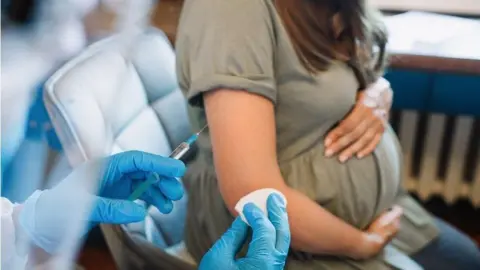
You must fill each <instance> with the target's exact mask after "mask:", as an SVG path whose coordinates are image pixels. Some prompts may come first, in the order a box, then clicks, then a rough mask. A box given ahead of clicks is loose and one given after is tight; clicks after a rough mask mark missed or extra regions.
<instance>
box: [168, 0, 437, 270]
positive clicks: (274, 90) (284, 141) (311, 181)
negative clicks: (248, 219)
mask: <svg viewBox="0 0 480 270" xmlns="http://www.w3.org/2000/svg"><path fill="white" fill-rule="evenodd" d="M176 49H177V76H178V79H179V83H180V87H181V89H182V91H183V92H184V94H185V95H186V97H187V98H188V100H189V103H190V104H191V106H190V116H191V120H192V124H193V126H194V128H196V129H199V128H201V127H202V126H203V125H204V124H205V123H206V120H205V112H204V110H203V107H202V106H203V104H202V93H204V92H207V91H210V90H214V89H218V88H227V89H234V90H238V91H248V92H251V93H255V94H257V95H260V96H262V97H264V98H266V99H268V100H270V101H271V102H272V103H273V104H274V106H275V121H276V136H277V153H278V163H279V166H280V169H281V172H282V175H283V178H284V180H285V181H286V183H287V184H288V185H289V186H290V187H292V188H294V189H296V190H298V191H301V192H302V193H304V194H306V195H307V196H308V197H309V198H310V199H312V200H314V201H315V202H317V203H318V204H320V205H321V206H322V207H324V208H325V209H327V210H328V211H330V212H331V213H333V214H335V215H336V216H338V217H339V218H341V219H342V220H344V221H345V222H348V223H349V224H351V225H353V226H355V227H357V228H359V229H361V230H363V229H365V228H367V227H368V225H369V224H370V223H371V222H372V221H373V220H374V219H375V218H376V217H377V216H378V215H379V214H380V213H382V212H383V211H385V210H386V209H388V208H389V207H391V206H392V205H393V204H399V205H401V206H402V207H403V208H404V212H405V214H404V218H403V219H402V222H401V226H402V229H401V231H400V233H399V234H398V236H397V237H396V239H395V240H394V241H393V244H394V245H395V246H396V247H397V248H398V249H400V250H402V251H404V252H405V253H407V254H411V253H413V252H416V251H418V250H419V249H421V248H422V247H424V246H425V245H426V244H428V243H429V242H430V241H431V240H432V239H434V238H435V237H436V236H437V235H438V231H437V229H436V227H435V226H434V224H433V220H432V218H431V217H430V215H429V214H428V213H427V212H426V211H425V210H423V209H422V207H421V206H419V205H418V204H417V203H416V202H415V201H414V200H413V199H412V198H411V197H410V196H409V195H408V194H407V193H406V192H405V191H404V189H403V188H402V181H401V179H402V175H401V174H402V164H401V161H402V158H401V149H400V146H399V143H398V141H397V138H396V136H395V134H394V133H393V132H392V130H391V129H390V128H389V129H387V131H386V132H385V135H384V136H383V139H382V141H381V143H380V144H379V146H378V147H377V149H376V150H375V152H374V154H373V155H370V156H367V157H364V158H362V159H355V158H354V159H351V160H349V161H348V162H346V163H345V164H341V163H339V162H338V161H337V159H335V158H325V157H324V146H323V139H324V136H325V134H326V133H327V132H328V131H329V130H330V129H331V128H332V126H333V125H335V124H336V123H337V122H339V121H340V120H341V119H343V118H344V117H345V116H346V115H347V114H348V112H349V111H350V110H351V108H352V106H353V105H354V104H355V100H356V95H357V89H358V82H357V80H356V78H355V75H354V73H353V71H352V70H351V69H350V68H349V67H348V66H347V65H346V64H344V63H342V62H333V63H332V64H331V66H330V67H329V69H328V70H327V71H326V72H322V73H320V74H317V75H312V74H310V73H308V72H307V71H306V70H305V69H304V68H303V66H302V65H301V63H300V61H299V59H298V57H297V55H296V53H295V51H294V49H293V46H292V44H291V41H290V39H289V37H288V34H287V32H286V30H285V29H284V27H283V25H282V21H281V19H280V17H279V16H278V14H277V11H276V9H275V6H274V5H273V3H272V1H271V0H187V1H185V4H184V8H183V11H182V15H181V18H180V25H179V30H178V34H177V44H176ZM198 143H199V155H198V157H197V158H196V160H195V161H194V162H193V164H191V166H189V170H188V172H187V174H186V176H185V178H184V182H185V185H186V187H187V190H188V192H189V208H188V211H189V212H188V217H187V225H186V245H187V248H188V250H189V252H190V253H191V254H192V256H193V257H194V258H195V259H196V260H197V261H199V260H200V258H201V257H202V256H203V254H204V253H205V252H207V251H208V249H209V248H210V247H211V246H212V244H213V243H214V241H215V240H217V239H218V238H219V237H220V236H221V235H222V234H223V232H225V231H226V230H227V228H228V227H229V226H230V224H231V222H232V220H233V218H232V216H231V215H230V213H229V212H228V210H227V208H226V207H225V204H224V202H223V200H222V197H221V195H220V192H219V190H218V187H217V178H216V175H215V168H214V165H213V159H212V148H211V143H210V138H209V134H208V132H205V133H204V134H202V135H201V136H200V138H199V141H198ZM286 268H287V269H388V266H386V264H385V263H384V259H383V254H379V256H377V257H376V258H372V259H370V260H366V261H361V262H357V261H352V260H348V259H345V258H337V257H328V256H318V255H311V254H303V253H300V252H296V251H292V255H291V256H290V258H289V260H288V262H287V266H286Z"/></svg>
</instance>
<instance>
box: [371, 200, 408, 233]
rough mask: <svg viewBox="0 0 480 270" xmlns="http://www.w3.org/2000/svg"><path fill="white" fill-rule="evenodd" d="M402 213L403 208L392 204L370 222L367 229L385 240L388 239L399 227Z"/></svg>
mask: <svg viewBox="0 0 480 270" xmlns="http://www.w3.org/2000/svg"><path fill="white" fill-rule="evenodd" d="M402 215H403V209H402V208H401V207H400V206H394V207H393V208H392V209H391V210H389V211H387V212H385V213H383V214H382V215H381V216H380V217H378V218H377V219H376V220H375V221H374V222H373V223H372V225H371V226H370V227H369V229H368V231H369V233H372V234H376V235H379V236H381V237H383V238H384V239H385V240H386V241H387V242H388V241H390V240H391V239H392V238H393V237H394V236H395V235H396V234H397V232H398V230H399V229H400V220H401V218H402Z"/></svg>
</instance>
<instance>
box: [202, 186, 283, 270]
mask: <svg viewBox="0 0 480 270" xmlns="http://www.w3.org/2000/svg"><path fill="white" fill-rule="evenodd" d="M267 208H268V218H267V217H266V216H265V215H264V214H263V213H262V211H261V210H260V209H259V208H257V207H256V206H255V205H254V204H251V203H250V204H247V205H245V207H244V209H243V214H244V216H245V218H246V219H247V221H248V223H249V224H250V225H251V227H252V229H253V236H252V241H251V242H250V245H249V247H248V252H247V255H246V257H244V258H240V259H236V258H235V255H236V254H237V252H238V251H239V250H240V248H241V247H242V246H243V244H244V243H245V240H246V238H247V232H248V225H247V224H246V223H244V222H243V221H242V220H241V218H240V217H237V219H235V221H234V222H233V224H232V226H231V227H230V229H229V230H228V231H227V232H226V233H225V234H224V235H223V236H222V238H220V240H218V241H217V242H216V243H215V245H214V246H213V247H212V248H211V249H210V251H209V252H208V253H207V254H206V255H205V256H204V257H203V259H202V261H201V262H200V267H199V270H210V269H223V270H280V269H283V268H284V266H285V260H286V259H287V254H288V249H289V247H290V229H289V225H288V217H287V212H286V209H285V202H284V201H283V199H282V198H281V197H280V196H278V195H275V194H274V195H270V197H269V198H268V201H267Z"/></svg>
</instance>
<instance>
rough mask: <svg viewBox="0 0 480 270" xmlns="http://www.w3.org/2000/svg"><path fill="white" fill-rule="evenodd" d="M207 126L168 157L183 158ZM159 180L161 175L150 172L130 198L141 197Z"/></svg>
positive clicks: (132, 199) (131, 199)
mask: <svg viewBox="0 0 480 270" xmlns="http://www.w3.org/2000/svg"><path fill="white" fill-rule="evenodd" d="M206 128H207V125H205V126H204V127H203V128H202V129H201V130H200V131H198V132H197V133H195V134H193V135H192V136H190V138H188V139H187V140H186V141H184V142H182V143H181V144H180V145H179V146H177V148H175V150H173V152H172V153H171V154H170V156H168V157H169V158H173V159H181V158H182V157H183V156H184V155H185V154H186V153H187V152H188V150H190V146H191V145H192V144H193V143H194V142H196V141H197V139H198V135H200V133H202V132H203V131H204V130H205V129H206ZM158 181H160V177H159V176H158V174H156V173H152V174H150V175H149V176H148V179H147V180H146V181H145V182H143V183H142V184H141V185H140V186H138V187H137V188H136V189H135V190H134V191H133V193H132V194H131V195H130V196H129V197H128V200H130V201H134V200H137V199H138V198H140V196H142V194H143V193H144V192H145V191H147V189H148V188H149V187H150V186H151V185H153V184H155V183H157V182H158Z"/></svg>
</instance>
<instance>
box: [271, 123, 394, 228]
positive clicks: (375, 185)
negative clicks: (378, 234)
mask: <svg viewBox="0 0 480 270" xmlns="http://www.w3.org/2000/svg"><path fill="white" fill-rule="evenodd" d="M399 167H400V159H399V154H398V144H397V141H396V137H395V135H394V134H393V133H392V132H391V131H390V130H388V131H387V132H386V133H385V135H384V138H383V139H382V142H381V143H380V144H379V145H378V147H377V149H376V150H375V153H374V154H373V155H370V156H366V157H364V158H362V159H356V158H352V159H351V160H349V161H348V162H346V163H345V164H342V163H340V162H338V159H335V158H326V157H325V156H324V148H323V144H322V143H319V144H317V145H315V146H314V147H312V148H311V149H310V150H309V151H306V152H304V153H303V154H301V155H299V156H297V157H296V158H295V159H293V160H289V161H288V162H285V163H281V164H280V168H281V171H282V174H283V177H284V179H285V181H286V182H287V184H288V185H289V186H290V187H292V188H294V189H296V190H299V191H301V192H302V193H304V194H306V195H307V196H308V197H309V198H311V199H312V200H315V201H316V202H317V203H319V204H320V205H321V206H322V207H324V208H326V209H327V210H329V211H330V212H332V213H333V214H335V215H336V216H338V217H340V218H341V219H343V220H344V221H346V222H348V223H350V224H351V225H353V226H355V227H357V228H360V229H363V228H365V227H366V226H368V224H370V222H371V221H372V220H373V219H374V218H375V217H376V216H377V215H378V214H379V213H380V212H382V211H383V210H384V209H385V208H388V207H390V206H391V205H392V204H393V201H394V199H395V196H396V194H397V193H398V189H399V185H400V183H399V182H400V173H399Z"/></svg>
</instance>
